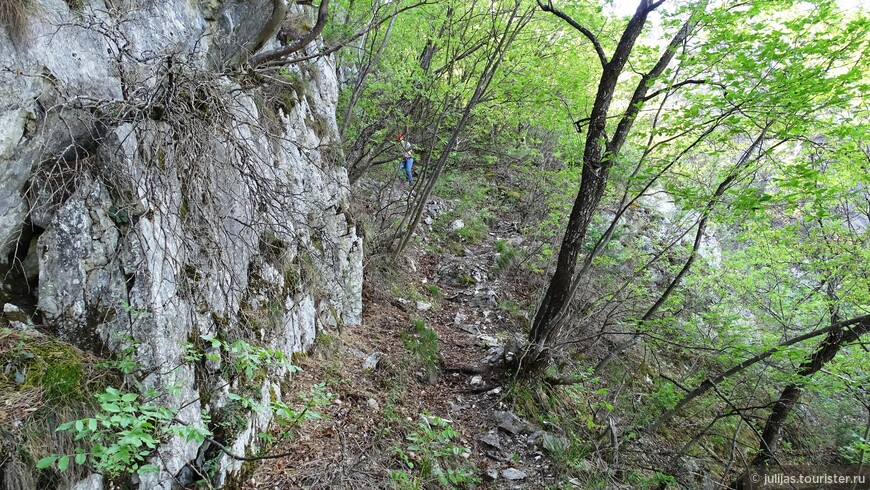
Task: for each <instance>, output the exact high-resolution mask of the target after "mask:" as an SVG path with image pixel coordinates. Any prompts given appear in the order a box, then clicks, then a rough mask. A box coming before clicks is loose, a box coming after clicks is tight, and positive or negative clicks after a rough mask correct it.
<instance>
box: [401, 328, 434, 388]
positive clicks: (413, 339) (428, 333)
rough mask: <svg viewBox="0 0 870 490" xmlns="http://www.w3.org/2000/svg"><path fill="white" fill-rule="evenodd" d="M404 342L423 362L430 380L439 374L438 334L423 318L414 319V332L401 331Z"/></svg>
mask: <svg viewBox="0 0 870 490" xmlns="http://www.w3.org/2000/svg"><path fill="white" fill-rule="evenodd" d="M401 337H402V342H404V344H405V347H406V348H407V349H408V350H410V351H411V353H412V354H413V355H414V357H416V358H417V360H418V361H419V362H420V363H421V364H422V366H423V369H424V371H425V374H426V379H428V380H429V381H430V382H433V381H434V380H435V377H436V376H437V375H438V334H437V333H436V332H435V330H433V329H431V328H429V327H427V326H426V323H425V322H424V321H423V320H414V323H413V332H411V333H410V334H409V333H407V332H402V333H401Z"/></svg>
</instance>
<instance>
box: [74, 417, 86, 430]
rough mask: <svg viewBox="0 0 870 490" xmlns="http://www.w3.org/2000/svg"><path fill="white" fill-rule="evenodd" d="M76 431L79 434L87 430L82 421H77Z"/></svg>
mask: <svg viewBox="0 0 870 490" xmlns="http://www.w3.org/2000/svg"><path fill="white" fill-rule="evenodd" d="M76 430H77V431H79V432H81V431H83V430H85V424H84V423H83V422H82V421H81V420H76Z"/></svg>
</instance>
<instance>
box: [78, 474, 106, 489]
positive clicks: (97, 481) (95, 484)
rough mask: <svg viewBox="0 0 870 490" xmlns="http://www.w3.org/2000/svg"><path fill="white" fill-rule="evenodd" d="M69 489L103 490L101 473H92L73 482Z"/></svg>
mask: <svg viewBox="0 0 870 490" xmlns="http://www.w3.org/2000/svg"><path fill="white" fill-rule="evenodd" d="M70 490H103V475H100V474H98V473H94V474H93V475H91V476H89V477H87V478H85V479H84V480H79V481H77V482H76V483H74V484H73V485H72V486H71V487H70Z"/></svg>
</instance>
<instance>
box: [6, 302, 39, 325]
mask: <svg viewBox="0 0 870 490" xmlns="http://www.w3.org/2000/svg"><path fill="white" fill-rule="evenodd" d="M3 317H4V318H6V320H8V321H10V322H19V323H24V324H28V325H30V324H31V323H32V322H31V321H30V318H29V317H28V316H27V313H24V312H23V311H22V310H21V308H19V307H17V306H15V305H13V304H11V303H5V304H4V305H3Z"/></svg>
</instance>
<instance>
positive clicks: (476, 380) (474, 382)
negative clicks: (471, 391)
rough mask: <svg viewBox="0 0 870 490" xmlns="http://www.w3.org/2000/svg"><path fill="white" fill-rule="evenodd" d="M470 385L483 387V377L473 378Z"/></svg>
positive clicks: (469, 382)
mask: <svg viewBox="0 0 870 490" xmlns="http://www.w3.org/2000/svg"><path fill="white" fill-rule="evenodd" d="M468 384H470V385H471V386H481V385H483V376H480V375H477V376H472V377H471V379H470V380H468Z"/></svg>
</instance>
